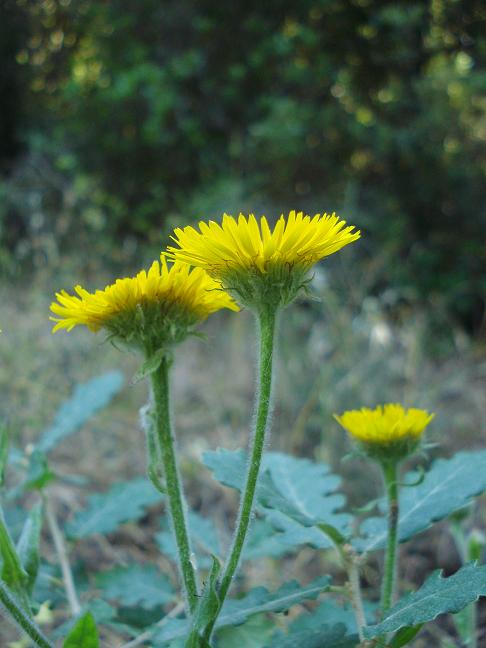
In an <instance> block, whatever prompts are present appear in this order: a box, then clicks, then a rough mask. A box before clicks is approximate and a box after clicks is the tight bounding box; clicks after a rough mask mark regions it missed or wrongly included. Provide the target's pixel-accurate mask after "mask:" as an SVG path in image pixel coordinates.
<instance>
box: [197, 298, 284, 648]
mask: <svg viewBox="0 0 486 648" xmlns="http://www.w3.org/2000/svg"><path fill="white" fill-rule="evenodd" d="M258 323H259V327H260V359H259V383H258V387H257V398H258V405H257V411H256V420H255V430H254V434H253V438H252V443H251V449H250V459H249V463H248V471H247V474H246V480H245V486H244V488H243V491H242V496H241V506H240V512H239V515H238V520H237V523H236V531H235V534H234V536H233V543H232V546H231V550H230V552H229V556H228V559H227V561H226V565H225V568H224V571H223V575H222V577H221V582H220V585H219V589H218V596H219V610H218V614H219V612H220V611H221V608H222V606H223V603H224V600H225V598H226V596H227V594H228V591H229V588H230V585H231V581H232V580H233V576H234V575H235V572H236V570H237V568H238V564H239V562H240V558H241V553H242V551H243V547H244V544H245V539H246V535H247V533H248V529H249V526H250V522H251V517H252V512H253V506H254V501H255V492H256V487H257V482H258V476H259V473H260V465H261V462H262V457H263V451H264V449H265V436H266V431H267V423H268V417H269V413H270V403H271V391H272V367H273V350H274V340H275V325H276V312H275V311H274V310H271V309H262V311H261V312H260V313H259V317H258ZM217 616H218V615H216V616H215V617H214V618H213V620H212V621H211V622H210V623H209V624H208V626H207V628H206V631H205V633H204V637H205V639H206V640H207V641H208V640H209V638H210V636H211V632H212V630H213V627H214V624H215V622H216V618H217Z"/></svg>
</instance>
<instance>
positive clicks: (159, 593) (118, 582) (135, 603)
mask: <svg viewBox="0 0 486 648" xmlns="http://www.w3.org/2000/svg"><path fill="white" fill-rule="evenodd" d="M96 584H97V586H98V587H99V588H100V589H102V590H103V597H104V598H106V599H109V600H114V601H117V602H118V603H120V604H121V605H124V606H127V607H141V608H144V609H146V610H151V609H153V608H155V607H158V606H161V605H165V604H166V603H169V602H170V601H172V600H173V599H174V596H175V595H174V590H173V588H172V585H171V583H170V581H169V579H168V578H167V577H166V576H164V574H161V573H160V572H159V570H158V569H157V568H156V567H154V566H153V565H130V566H128V567H117V568H115V569H111V570H110V571H106V572H103V573H101V574H98V575H97V577H96Z"/></svg>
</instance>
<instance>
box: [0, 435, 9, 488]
mask: <svg viewBox="0 0 486 648" xmlns="http://www.w3.org/2000/svg"><path fill="white" fill-rule="evenodd" d="M7 460H8V430H7V426H6V425H4V424H3V423H2V424H0V488H1V487H2V486H3V485H4V484H5V469H6V467H7Z"/></svg>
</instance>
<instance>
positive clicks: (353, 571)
mask: <svg viewBox="0 0 486 648" xmlns="http://www.w3.org/2000/svg"><path fill="white" fill-rule="evenodd" d="M343 553H344V564H345V568H346V571H347V573H348V584H349V596H350V599H351V605H352V607H353V612H354V618H355V620H356V627H357V628H358V637H359V640H360V642H362V641H364V634H363V628H366V616H365V611H364V607H363V598H362V596H361V584H360V582H359V567H358V560H357V556H356V554H355V552H354V550H353V548H352V547H349V548H348V546H345V547H344V548H343Z"/></svg>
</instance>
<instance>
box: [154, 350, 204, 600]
mask: <svg viewBox="0 0 486 648" xmlns="http://www.w3.org/2000/svg"><path fill="white" fill-rule="evenodd" d="M169 366H170V361H169V359H167V358H163V360H162V362H161V364H160V367H159V368H158V369H157V370H156V371H154V372H153V373H152V390H153V398H154V424H155V439H156V442H157V444H158V452H157V457H159V458H160V459H161V461H162V465H163V469H164V473H165V480H166V492H167V498H168V502H169V513H170V517H171V521H172V528H173V531H174V536H175V540H176V544H177V553H178V560H179V568H180V571H181V575H182V581H183V583H184V588H185V593H186V600H187V604H188V607H189V610H190V611H191V612H193V611H194V609H195V607H196V604H197V601H198V589H197V582H196V574H195V569H194V567H193V564H192V562H191V547H190V544H189V536H188V533H187V523H186V515H185V501H184V496H183V492H182V486H181V483H180V479H179V471H178V469H177V462H176V455H175V450H174V435H173V433H172V425H171V416H170V401H169ZM157 457H155V459H156V458H157Z"/></svg>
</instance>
